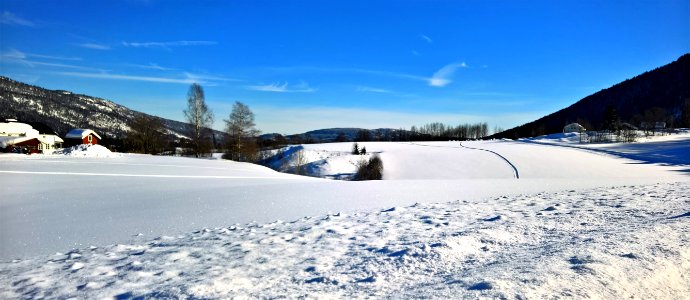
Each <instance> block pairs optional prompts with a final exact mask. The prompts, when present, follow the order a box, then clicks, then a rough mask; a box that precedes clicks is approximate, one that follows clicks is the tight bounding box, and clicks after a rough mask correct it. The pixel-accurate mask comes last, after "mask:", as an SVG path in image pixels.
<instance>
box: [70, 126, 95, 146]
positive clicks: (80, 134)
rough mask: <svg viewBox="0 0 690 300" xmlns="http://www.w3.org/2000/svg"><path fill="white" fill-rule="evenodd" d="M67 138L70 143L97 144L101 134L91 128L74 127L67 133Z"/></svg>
mask: <svg viewBox="0 0 690 300" xmlns="http://www.w3.org/2000/svg"><path fill="white" fill-rule="evenodd" d="M65 140H69V141H70V144H90V145H97V144H98V142H99V141H100V140H101V136H100V135H98V134H97V133H96V132H94V131H93V130H91V129H79V128H77V129H72V130H70V131H69V132H68V133H67V134H66V135H65Z"/></svg>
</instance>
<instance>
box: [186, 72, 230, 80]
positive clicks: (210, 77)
mask: <svg viewBox="0 0 690 300" xmlns="http://www.w3.org/2000/svg"><path fill="white" fill-rule="evenodd" d="M184 75H185V77H187V78H188V79H191V80H196V82H210V81H242V80H239V79H235V78H228V77H224V76H217V75H209V74H195V73H189V72H185V73H184Z"/></svg>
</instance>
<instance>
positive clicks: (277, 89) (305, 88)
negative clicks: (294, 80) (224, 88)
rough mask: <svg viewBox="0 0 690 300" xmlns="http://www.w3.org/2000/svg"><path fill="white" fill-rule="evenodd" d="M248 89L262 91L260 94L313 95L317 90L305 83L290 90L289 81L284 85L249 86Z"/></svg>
mask: <svg viewBox="0 0 690 300" xmlns="http://www.w3.org/2000/svg"><path fill="white" fill-rule="evenodd" d="M247 89H249V90H252V91H260V92H274V93H313V92H316V89H314V88H310V87H309V85H308V84H307V83H305V82H302V83H300V84H298V85H296V86H294V87H293V88H290V87H289V86H288V83H287V81H286V82H284V83H282V84H281V83H272V84H266V85H250V86H247Z"/></svg>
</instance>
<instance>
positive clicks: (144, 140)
mask: <svg viewBox="0 0 690 300" xmlns="http://www.w3.org/2000/svg"><path fill="white" fill-rule="evenodd" d="M129 127H130V131H129V132H128V133H127V137H126V138H125V144H126V145H127V147H129V148H130V149H131V150H132V151H134V152H137V153H144V154H154V153H158V152H160V151H161V150H162V149H163V144H164V143H165V141H164V139H163V134H164V131H165V129H164V127H163V122H162V121H161V119H160V118H157V117H152V116H148V115H144V114H141V115H138V116H136V117H134V119H133V120H132V121H131V123H130V124H129Z"/></svg>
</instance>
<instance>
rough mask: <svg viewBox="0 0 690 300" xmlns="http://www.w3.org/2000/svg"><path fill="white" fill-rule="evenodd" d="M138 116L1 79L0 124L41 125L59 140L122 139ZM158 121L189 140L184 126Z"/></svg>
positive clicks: (104, 102) (83, 97)
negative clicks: (77, 131)
mask: <svg viewBox="0 0 690 300" xmlns="http://www.w3.org/2000/svg"><path fill="white" fill-rule="evenodd" d="M139 115H146V114H144V113H142V112H138V111H135V110H131V109H129V108H127V107H125V106H122V105H119V104H117V103H114V102H112V101H110V100H106V99H102V98H97V97H92V96H87V95H81V94H74V93H72V92H69V91H64V90H48V89H44V88H41V87H37V86H33V85H28V84H25V83H21V82H18V81H15V80H12V79H10V78H7V77H3V76H0V119H1V120H0V121H4V120H5V119H8V118H12V119H17V120H19V121H20V122H24V123H36V124H39V123H42V124H45V125H47V127H49V128H50V129H52V130H53V131H55V132H56V133H57V134H58V135H60V136H64V135H65V133H67V131H69V130H70V129H72V128H90V129H94V130H95V131H96V132H98V134H99V135H101V136H103V137H104V138H106V139H122V138H124V137H125V135H126V133H127V132H128V131H129V125H128V124H129V122H130V121H131V120H132V119H134V118H135V117H136V116H139ZM160 119H161V121H163V125H164V126H165V128H166V129H167V130H168V134H169V135H171V136H174V137H176V138H180V137H186V136H188V132H190V129H191V128H190V126H189V125H188V124H187V123H183V122H178V121H174V120H169V119H164V118H160ZM216 133H220V132H216Z"/></svg>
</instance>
